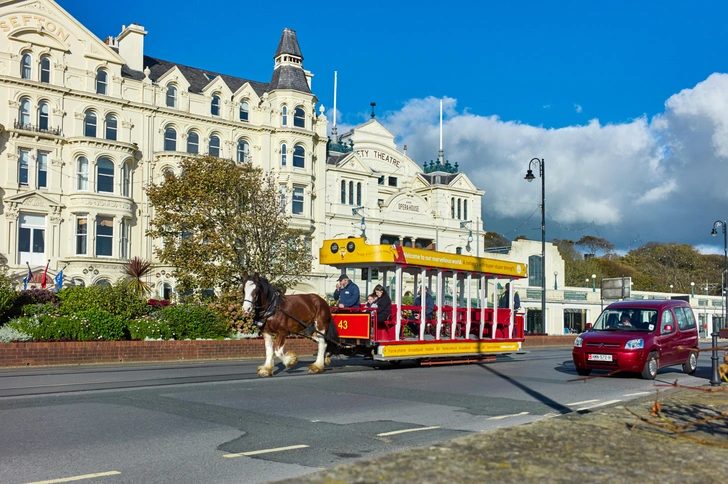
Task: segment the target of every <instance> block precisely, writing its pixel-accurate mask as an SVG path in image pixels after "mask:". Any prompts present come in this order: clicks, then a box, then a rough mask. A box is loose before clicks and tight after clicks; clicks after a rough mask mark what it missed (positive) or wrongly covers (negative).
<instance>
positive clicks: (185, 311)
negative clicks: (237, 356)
mask: <svg viewBox="0 0 728 484" xmlns="http://www.w3.org/2000/svg"><path fill="white" fill-rule="evenodd" d="M159 322H160V323H166V324H167V325H168V326H169V330H170V331H171V336H172V338H173V339H219V338H225V337H228V336H229V335H230V325H229V324H228V323H227V322H225V321H220V320H219V319H218V317H217V316H216V315H215V313H213V312H212V311H210V310H209V309H207V308H205V307H200V306H193V305H189V304H176V305H174V306H167V307H166V308H163V309H162V310H160V311H159Z"/></svg>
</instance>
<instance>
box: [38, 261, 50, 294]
mask: <svg viewBox="0 0 728 484" xmlns="http://www.w3.org/2000/svg"><path fill="white" fill-rule="evenodd" d="M50 263H51V261H50V260H49V261H48V263H47V264H46V268H45V271H43V277H42V278H41V280H40V287H42V288H43V289H45V288H46V283H47V281H48V266H49V265H50Z"/></svg>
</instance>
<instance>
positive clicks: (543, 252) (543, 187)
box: [524, 158, 546, 332]
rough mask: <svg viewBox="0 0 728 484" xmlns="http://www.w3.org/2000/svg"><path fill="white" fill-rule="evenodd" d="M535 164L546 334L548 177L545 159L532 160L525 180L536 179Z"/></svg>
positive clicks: (542, 304)
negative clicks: (539, 207) (537, 182)
mask: <svg viewBox="0 0 728 484" xmlns="http://www.w3.org/2000/svg"><path fill="white" fill-rule="evenodd" d="M534 163H536V164H537V165H538V174H539V176H540V177H541V323H542V324H543V331H544V332H546V177H545V176H544V171H545V168H544V159H543V158H540V159H539V158H531V161H529V162H528V171H527V172H526V176H525V177H524V179H525V180H526V181H528V182H529V183H530V182H532V181H533V180H534V179H535V178H536V177H535V176H534V175H533V170H532V169H531V166H532V165H533V164H534Z"/></svg>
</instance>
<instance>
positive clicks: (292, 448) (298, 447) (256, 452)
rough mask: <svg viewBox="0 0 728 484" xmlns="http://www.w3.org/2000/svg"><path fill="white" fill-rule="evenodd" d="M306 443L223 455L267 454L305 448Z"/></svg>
mask: <svg viewBox="0 0 728 484" xmlns="http://www.w3.org/2000/svg"><path fill="white" fill-rule="evenodd" d="M307 447H308V445H289V446H288V447H276V448H274V449H261V450H251V451H249V452H239V453H237V454H224V455H223V457H225V458H227V459H230V458H232V457H248V456H251V455H260V454H269V453H271V452H283V451H284V450H296V449H305V448H307Z"/></svg>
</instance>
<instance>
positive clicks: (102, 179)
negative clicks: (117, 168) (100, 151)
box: [96, 158, 114, 193]
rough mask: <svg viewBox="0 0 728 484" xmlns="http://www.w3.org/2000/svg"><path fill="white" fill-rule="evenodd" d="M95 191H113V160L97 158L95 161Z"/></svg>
mask: <svg viewBox="0 0 728 484" xmlns="http://www.w3.org/2000/svg"><path fill="white" fill-rule="evenodd" d="M96 191H97V192H99V193H101V192H104V193H114V162H113V161H111V160H110V159H108V158H99V161H98V162H97V163H96Z"/></svg>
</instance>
